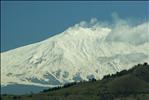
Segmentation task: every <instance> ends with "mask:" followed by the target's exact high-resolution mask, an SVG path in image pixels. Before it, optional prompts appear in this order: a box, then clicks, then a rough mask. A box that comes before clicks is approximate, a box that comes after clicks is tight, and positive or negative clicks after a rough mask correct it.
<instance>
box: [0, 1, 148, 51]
mask: <svg viewBox="0 0 149 100" xmlns="http://www.w3.org/2000/svg"><path fill="white" fill-rule="evenodd" d="M113 13H116V14H118V15H119V16H120V17H121V18H124V19H128V18H129V19H132V20H133V21H137V22H143V21H147V20H149V15H148V14H149V2H148V1H132V2H130V1H120V2H118V1H110V2H108V1H102V2H101V1H100V2H99V1H94V2H91V1H77V2H74V1H70V2H68V1H55V2H54V1H2V2H1V52H4V51H8V50H11V49H14V48H18V47H21V46H25V45H28V44H31V43H36V42H38V41H42V40H44V39H47V38H49V37H51V36H53V35H55V34H58V33H61V32H63V31H64V30H66V29H67V28H69V27H70V26H73V25H75V24H76V23H79V22H81V21H89V20H90V19H91V18H97V19H98V20H100V21H108V22H109V23H110V22H112V17H111V15H112V14H113Z"/></svg>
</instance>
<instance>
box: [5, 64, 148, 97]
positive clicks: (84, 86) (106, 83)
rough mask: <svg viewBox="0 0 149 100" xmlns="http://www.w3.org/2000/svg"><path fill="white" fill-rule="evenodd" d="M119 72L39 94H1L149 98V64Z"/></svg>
mask: <svg viewBox="0 0 149 100" xmlns="http://www.w3.org/2000/svg"><path fill="white" fill-rule="evenodd" d="M121 73H122V72H121ZM121 73H118V74H116V75H112V76H109V77H106V78H104V79H103V80H98V81H92V82H82V83H78V84H75V85H73V86H69V87H66V88H61V89H57V90H52V91H46V92H41V93H39V94H32V95H24V96H10V95H9V96H8V95H7V96H2V100H16V99H18V100H20V99H21V100H149V65H137V66H136V67H135V68H133V69H131V70H129V71H126V72H125V73H123V74H121Z"/></svg>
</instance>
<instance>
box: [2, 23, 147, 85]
mask: <svg viewBox="0 0 149 100" xmlns="http://www.w3.org/2000/svg"><path fill="white" fill-rule="evenodd" d="M146 28H148V23H143V24H140V25H137V26H134V27H132V26H128V25H120V24H118V25H117V26H114V27H108V26H107V27H106V26H103V25H99V24H96V25H93V26H92V27H88V26H85V25H84V24H83V25H82V23H81V24H77V25H75V26H73V27H70V28H68V29H67V30H65V31H64V32H62V33H61V34H57V35H55V36H53V37H50V38H48V39H46V40H44V41H41V42H38V43H34V44H30V45H27V46H23V47H19V48H16V49H14V50H10V51H7V52H3V53H1V84H2V86H6V85H10V84H24V85H37V86H50V87H53V86H57V85H63V84H65V83H68V82H74V81H81V80H89V79H91V78H96V79H101V78H102V77H103V76H104V75H107V74H113V73H116V72H119V71H121V70H123V69H129V68H131V66H133V65H135V64H138V63H142V62H149V52H148V51H149V42H148V38H149V37H147V36H149V33H148V30H147V31H146Z"/></svg>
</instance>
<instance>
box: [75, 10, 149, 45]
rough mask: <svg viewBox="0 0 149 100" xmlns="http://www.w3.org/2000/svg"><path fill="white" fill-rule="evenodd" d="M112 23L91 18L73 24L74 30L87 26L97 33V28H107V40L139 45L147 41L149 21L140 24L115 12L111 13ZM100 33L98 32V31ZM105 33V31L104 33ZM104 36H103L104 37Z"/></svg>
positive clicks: (148, 39)
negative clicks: (87, 20)
mask: <svg viewBox="0 0 149 100" xmlns="http://www.w3.org/2000/svg"><path fill="white" fill-rule="evenodd" d="M112 17H113V23H110V24H107V23H105V22H101V21H98V19H97V18H92V19H91V20H90V22H86V21H82V22H80V23H79V24H76V25H75V28H76V30H77V29H79V27H83V28H88V29H91V30H93V31H95V32H96V33H97V29H99V31H100V29H103V28H105V29H107V28H108V29H109V30H111V31H109V34H108V35H106V39H105V40H106V41H107V42H126V43H131V44H134V45H140V44H143V43H146V42H149V22H148V21H147V22H142V23H140V24H136V23H132V22H130V19H129V20H124V19H121V18H120V17H119V16H118V14H117V13H112ZM99 33H100V32H99ZM106 34H107V33H106ZM104 38H105V37H104Z"/></svg>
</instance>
